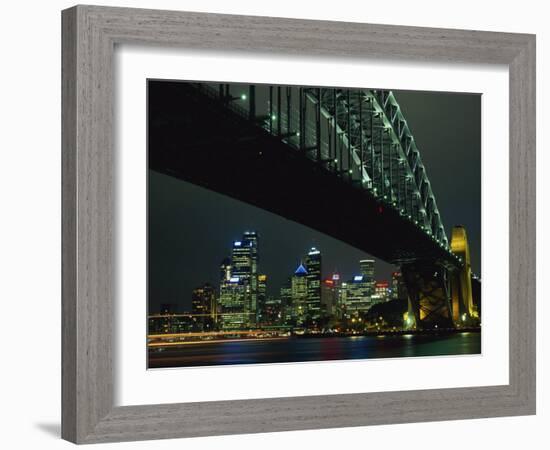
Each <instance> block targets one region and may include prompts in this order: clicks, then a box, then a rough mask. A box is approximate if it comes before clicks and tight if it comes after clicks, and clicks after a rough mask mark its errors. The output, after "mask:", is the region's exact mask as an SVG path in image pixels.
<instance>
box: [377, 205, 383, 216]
mask: <svg viewBox="0 0 550 450" xmlns="http://www.w3.org/2000/svg"><path fill="white" fill-rule="evenodd" d="M383 212H384V208H383V207H382V205H380V206H379V207H378V213H379V214H382V213H383Z"/></svg>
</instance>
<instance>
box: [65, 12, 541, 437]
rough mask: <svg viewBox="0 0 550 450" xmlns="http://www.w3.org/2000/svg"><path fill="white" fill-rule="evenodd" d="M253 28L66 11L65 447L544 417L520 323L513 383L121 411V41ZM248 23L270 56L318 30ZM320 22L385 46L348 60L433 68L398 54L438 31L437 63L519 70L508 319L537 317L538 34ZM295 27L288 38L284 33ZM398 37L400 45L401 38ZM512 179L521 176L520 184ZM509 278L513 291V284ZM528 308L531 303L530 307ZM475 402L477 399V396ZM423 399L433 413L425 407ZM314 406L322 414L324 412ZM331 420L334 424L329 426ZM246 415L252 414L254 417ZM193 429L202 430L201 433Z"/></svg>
mask: <svg viewBox="0 0 550 450" xmlns="http://www.w3.org/2000/svg"><path fill="white" fill-rule="evenodd" d="M149 18H150V19H151V22H150V23H148V20H149ZM226 18H227V20H229V22H231V25H230V28H231V36H230V37H229V36H226V38H227V39H225V40H223V41H222V39H220V38H219V37H216V38H213V39H212V40H211V41H209V42H207V43H206V44H204V43H202V42H200V41H197V40H196V39H197V36H202V35H201V33H202V31H201V30H205V32H206V30H209V29H210V31H212V30H216V29H218V28H219V27H220V26H222V25H221V24H225V25H228V24H227V22H225V20H226ZM247 19H248V18H247V17H243V16H224V15H220V14H204V13H203V14H201V13H184V12H181V11H179V12H172V11H154V10H140V9H130V8H110V7H97V6H77V7H74V8H71V9H69V10H66V11H64V12H63V59H62V61H63V75H62V79H63V89H62V91H63V120H62V122H63V126H62V132H63V139H62V146H63V156H62V164H63V203H62V204H63V221H62V223H63V250H62V253H63V288H62V292H63V301H62V313H63V333H62V342H63V389H62V392H63V395H62V401H63V418H62V422H63V427H62V430H63V431H62V436H63V438H65V439H68V440H71V441H72V442H77V443H94V442H114V441H121V440H123V441H128V440H137V439H140V440H141V439H160V438H168V437H170V438H174V437H190V436H208V435H219V434H235V433H254V432H267V431H286V430H298V429H316V428H327V427H342V426H360V425H370V424H382V423H403V422H411V421H416V422H420V421H427V420H452V419H463V418H467V417H472V418H473V417H492V416H494V417H496V416H509V415H519V414H532V413H534V410H535V409H534V408H535V407H534V405H535V372H534V370H535V353H534V351H535V340H534V339H535V331H534V327H533V328H532V329H529V330H527V329H526V327H523V328H522V327H521V326H520V325H521V324H517V323H514V321H513V320H511V323H510V385H506V386H490V387H486V388H480V387H477V388H470V389H450V390H445V389H435V390H428V391H425V392H423V393H421V392H416V391H412V392H409V391H405V392H390V393H387V394H382V395H381V394H377V393H370V394H357V395H358V396H359V397H358V398H357V401H356V402H354V401H352V402H350V403H348V402H347V401H346V398H350V397H347V396H346V395H345V394H343V395H336V396H320V397H317V398H315V397H313V398H308V397H305V398H304V397H293V398H280V399H265V400H242V401H235V402H206V403H202V404H201V403H194V404H191V403H184V404H172V405H139V406H135V407H115V408H113V406H114V403H113V371H112V337H113V336H112V311H113V299H114V298H113V283H114V280H113V269H114V265H113V258H112V257H113V254H112V243H113V242H112V240H113V236H112V232H113V230H112V224H113V214H114V211H113V203H114V202H113V192H112V191H113V187H114V183H113V161H114V156H113V140H114V139H113V129H112V118H113V76H112V75H113V73H112V71H113V68H112V65H113V61H112V53H113V47H114V42H129V43H153V42H156V43H157V44H162V45H168V46H170V45H172V46H182V45H184V46H185V45H190V46H192V47H197V48H216V47H217V46H221V47H223V48H226V49H230V48H231V45H232V39H234V41H235V42H238V43H242V42H243V33H248V32H250V31H251V30H248V29H247V31H246V32H241V31H239V29H240V27H242V25H243V23H242V21H243V20H247ZM250 19H251V20H252V19H253V22H254V23H253V25H254V26H253V27H252V28H254V27H255V28H256V29H257V31H259V32H261V31H262V30H263V28H264V27H267V28H270V29H271V30H270V32H273V29H275V28H276V29H277V30H278V31H277V33H278V35H277V36H279V35H280V36H283V37H281V38H280V39H279V37H277V38H276V39H275V41H276V42H274V43H273V45H274V49H272V51H274V50H276V51H285V52H286V51H288V52H289V53H290V54H292V53H296V52H297V51H298V50H299V49H300V44H296V45H294V47H292V45H290V46H289V48H286V47H285V46H286V45H287V42H289V39H290V40H292V39H291V38H292V36H293V34H294V35H295V36H301V37H304V36H305V35H304V34H303V32H302V31H300V29H299V27H298V28H297V25H303V27H304V28H305V29H306V35H307V36H308V38H310V37H315V36H317V34H318V33H319V31H318V30H317V27H316V26H315V25H314V24H315V21H306V20H296V19H273V18H263V17H254V18H250ZM164 21H166V22H168V21H169V22H170V24H169V25H168V28H169V29H170V31H169V32H168V33H166V32H164V33H161V31H160V30H163V31H166V26H165V24H164ZM183 24H185V27H186V28H185V29H186V30H190V31H189V32H190V33H194V37H193V38H192V39H191V40H187V38H186V37H182V36H181V35H180V34H179V33H181V30H182V27H183ZM323 24H324V25H323V27H327V28H326V29H330V27H331V26H332V27H334V28H335V29H338V30H339V31H340V32H342V30H344V29H346V30H349V31H350V32H351V35H352V37H356V38H358V37H360V39H359V40H360V41H361V40H362V41H364V40H365V39H366V35H367V34H368V35H369V36H371V37H374V36H375V35H376V36H380V35H382V37H383V42H382V41H380V42H375V43H373V44H372V46H369V48H368V49H367V50H365V49H364V48H361V49H359V48H360V44H359V43H358V42H354V41H353V39H352V40H351V41H349V45H350V46H351V47H349V49H347V47H346V50H345V51H344V54H343V55H344V56H346V54H347V55H355V56H360V57H363V56H365V55H371V54H372V55H375V56H380V55H381V54H386V55H387V54H389V55H390V56H391V57H396V58H403V55H404V54H405V53H407V52H410V54H412V56H411V57H410V58H412V59H415V60H423V59H426V48H428V47H430V46H431V45H434V44H433V41H432V43H431V44H430V43H426V44H425V45H424V47H422V45H420V46H417V47H411V48H409V49H408V50H407V52H403V50H399V49H397V46H398V44H399V43H400V42H402V41H401V40H402V39H403V36H404V35H407V34H414V35H415V36H416V38H417V39H420V40H422V39H423V36H425V37H427V36H430V37H431V38H433V36H434V33H435V34H439V33H441V34H443V35H446V36H447V37H448V38H451V37H453V36H454V38H455V41H456V42H455V41H453V42H450V43H448V44H447V45H448V48H449V51H450V53H449V52H447V51H446V50H447V49H446V47H445V45H443V46H440V47H438V51H437V52H435V53H434V54H431V56H430V58H431V59H432V58H433V60H440V61H441V60H452V59H453V58H454V59H456V60H459V61H468V62H483V60H484V58H487V61H486V62H490V63H498V64H504V63H505V64H509V65H510V175H511V183H510V194H511V200H510V207H511V215H510V232H511V236H514V235H515V233H517V238H516V239H515V240H514V239H512V237H511V238H510V255H511V257H513V258H516V259H514V260H512V261H511V262H512V264H511V268H510V278H511V280H510V283H511V285H510V287H511V289H510V305H511V310H510V314H511V319H513V318H514V317H515V318H523V319H525V318H526V317H527V318H529V319H532V320H534V317H535V297H534V295H535V291H534V280H535V273H534V272H535V268H534V262H535V259H534V243H535V235H534V230H535V222H534V217H535V216H534V207H535V203H534V198H535V197H534V193H535V191H534V186H535V183H534V164H535V136H534V131H535V123H534V118H535V94H534V93H535V91H534V89H535V86H534V76H535V74H534V70H535V54H534V36H532V35H525V34H518V35H514V34H509V33H489V32H467V31H460V30H459V31H454V30H440V29H434V28H431V29H423V28H416V27H396V26H385V25H383V26H382V25H368V24H346V23H338V22H333V23H329V22H323ZM287 26H288V27H290V28H289V29H290V30H291V31H288V33H284V30H285V27H287ZM258 27H260V28H258ZM279 27H280V29H279ZM323 29H324V28H323ZM197 33H198V34H197ZM265 33H268V34H269V31H267V30H266V31H265ZM316 33H317V34H316ZM361 33H362V34H361ZM399 33H400V34H401V37H397V36H396V35H397V34H399ZM287 34H288V35H289V36H286V35H287ZM361 36H362V37H361ZM392 36H394V37H392ZM222 38H223V37H222ZM499 39H501V40H499ZM470 40H474V41H475V44H476V49H472V48H469V41H470ZM256 43H259V47H260V48H261V49H265V48H268V47H269V46H268V45H267V44H265V43H264V42H263V41H262V38H261V36H260V38H258V39H256V38H254V39H252V42H251V43H249V44H248V45H247V46H246V47H245V49H246V50H251V49H252V48H253V47H254V45H255V44H256ZM342 44H343V42H340V43H338V44H330V45H329V48H328V49H327V50H326V51H325V50H324V49H323V48H321V47H319V46H317V47H316V49H315V50H314V53H315V52H317V53H318V54H324V55H334V51H335V49H336V48H340V47H339V46H341V45H342ZM270 45H271V44H270ZM435 45H439V44H435ZM467 47H468V48H467ZM239 48H240V47H239ZM240 49H242V48H240ZM358 49H359V50H358ZM302 51H306V50H305V49H302ZM346 52H347V53H346ZM495 52H496V53H495ZM522 94H523V95H522ZM525 94H527V95H525ZM514 176H517V177H518V179H517V180H514V179H513V177H514ZM512 279H513V280H514V281H516V282H517V283H516V285H514V286H512ZM522 289H525V290H524V291H522ZM512 294H514V295H512ZM523 298H525V301H523V302H521V301H520V299H523ZM513 300H514V301H513ZM476 395H477V396H481V397H478V398H477V399H476V397H475V396H476ZM420 398H422V399H423V401H424V403H423V405H424V406H423V407H422V408H420V410H419V408H418V407H419V406H420V405H419V404H418V403H417V402H418V399H420ZM444 399H447V400H449V401H451V402H452V401H454V402H455V405H456V406H457V407H458V408H459V409H460V408H461V407H462V408H464V407H465V405H466V404H468V402H469V401H472V400H474V404H475V412H474V413H473V414H466V413H465V412H464V410H455V409H454V408H449V406H448V405H442V406H441V407H435V406H434V407H432V406H430V405H431V402H433V401H436V402H438V401H441V400H444ZM330 401H334V402H335V410H334V411H332V409H331V408H329V409H330V410H331V411H326V410H325V408H326V406H325V405H326V404H327V403H326V402H330ZM444 403H448V402H444ZM238 405H241V406H238ZM308 405H309V406H308ZM310 407H312V408H313V410H312V409H309V408H310ZM318 407H320V408H321V409H322V410H323V412H321V413H320V412H319V411H317V412H316V411H315V410H316V409H317V408H318ZM381 407H382V408H385V410H384V411H380V417H378V415H376V416H373V415H372V413H373V411H374V410H379V409H380V408H381ZM234 408H237V410H239V409H241V412H246V414H244V416H239V417H235V415H234V414H233V413H231V411H233V410H234ZM329 412H330V414H332V412H334V413H336V416H332V415H331V416H330V417H329V416H328V415H327V413H329ZM256 413H257V414H259V415H257V414H256ZM282 413H284V415H283V416H281V415H280V414H282ZM201 414H207V416H208V417H209V418H210V417H211V419H212V421H213V423H211V424H210V419H209V420H207V421H206V422H204V421H202V422H200V426H199V423H198V422H197V419H198V417H199V416H200V415H201ZM210 414H213V416H211V415H210ZM248 414H252V415H251V416H250V417H248V419H247V417H246V416H247V415H248ZM319 414H321V415H320V416H319ZM222 416H223V417H222ZM285 416H286V417H285ZM367 416H368V417H367ZM278 419H279V420H280V419H282V422H286V423H281V422H278V421H277V420H278ZM247 420H248V422H247ZM193 423H195V426H198V428H199V429H196V428H193V426H194V425H193ZM189 427H191V428H189Z"/></svg>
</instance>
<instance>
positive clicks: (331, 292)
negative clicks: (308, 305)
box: [321, 278, 338, 317]
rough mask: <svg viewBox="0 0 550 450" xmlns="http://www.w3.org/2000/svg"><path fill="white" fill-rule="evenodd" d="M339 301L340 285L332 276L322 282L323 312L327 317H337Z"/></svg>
mask: <svg viewBox="0 0 550 450" xmlns="http://www.w3.org/2000/svg"><path fill="white" fill-rule="evenodd" d="M337 302H338V286H337V285H336V283H335V281H334V280H333V279H332V278H327V279H326V280H323V282H322V283H321V313H322V315H324V316H325V317H335V316H336V307H337Z"/></svg>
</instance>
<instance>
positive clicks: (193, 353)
mask: <svg viewBox="0 0 550 450" xmlns="http://www.w3.org/2000/svg"><path fill="white" fill-rule="evenodd" d="M479 353H481V333H479V332H467V333H451V334H441V335H420V334H405V335H395V336H391V335H386V336H383V335H381V336H349V337H315V338H289V339H282V340H273V341H267V340H266V341H262V340H243V341H231V342H216V343H201V344H194V345H188V346H184V347H180V348H177V347H174V348H168V349H166V350H164V351H162V352H151V353H149V356H150V358H149V367H150V368H158V367H186V366H212V365H227V364H254V363H277V362H302V361H331V360H347V359H369V358H399V357H414V356H441V355H467V354H479Z"/></svg>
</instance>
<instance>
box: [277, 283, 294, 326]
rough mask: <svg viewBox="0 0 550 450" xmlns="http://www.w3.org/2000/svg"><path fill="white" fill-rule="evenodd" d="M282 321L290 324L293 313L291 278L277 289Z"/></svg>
mask: <svg viewBox="0 0 550 450" xmlns="http://www.w3.org/2000/svg"><path fill="white" fill-rule="evenodd" d="M279 297H280V299H281V316H282V322H283V323H285V324H290V323H291V322H292V317H293V315H294V312H293V311H294V310H293V306H292V278H288V279H287V280H286V282H285V283H284V284H283V285H282V286H281V289H280V290H279Z"/></svg>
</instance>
